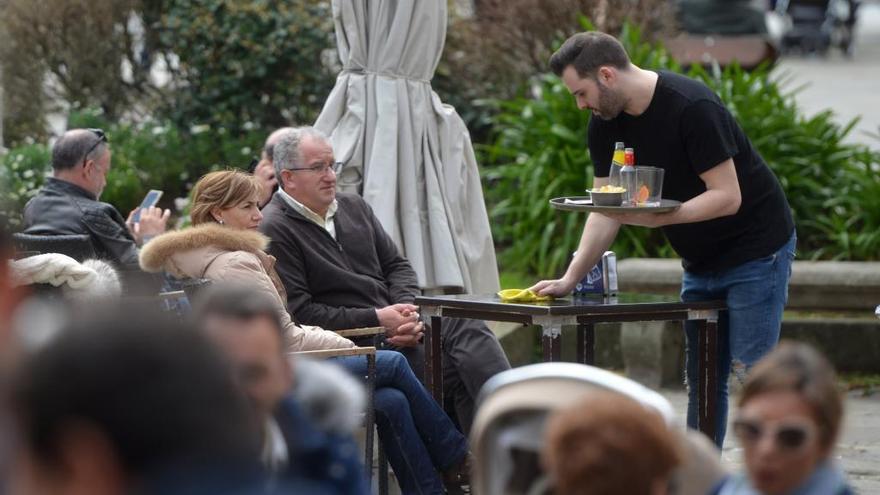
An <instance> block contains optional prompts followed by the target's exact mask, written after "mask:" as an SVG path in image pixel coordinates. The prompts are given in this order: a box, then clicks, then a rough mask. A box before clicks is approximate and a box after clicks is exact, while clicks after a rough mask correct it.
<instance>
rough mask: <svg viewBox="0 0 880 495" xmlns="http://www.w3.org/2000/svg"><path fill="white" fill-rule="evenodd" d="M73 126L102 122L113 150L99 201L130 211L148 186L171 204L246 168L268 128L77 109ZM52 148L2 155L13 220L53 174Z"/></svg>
mask: <svg viewBox="0 0 880 495" xmlns="http://www.w3.org/2000/svg"><path fill="white" fill-rule="evenodd" d="M69 127H71V128H74V127H100V128H102V129H104V130H105V131H106V132H107V136H108V138H109V139H110V148H111V151H112V153H113V157H112V165H111V168H110V172H109V173H108V174H107V187H106V188H105V189H104V192H103V194H102V195H101V200H102V201H106V202H108V203H110V204H112V205H114V206H116V208H117V209H118V210H119V211H120V212H121V213H122V214H123V215H127V214H128V212H129V211H131V210H132V209H134V208H135V207H136V206H137V205H138V204H139V203H140V201H141V199H143V197H144V195H145V194H146V192H147V191H148V190H149V189H162V190H163V191H165V194H164V196H163V198H162V203H161V205H162V206H164V207H172V206H173V201H174V199H175V198H178V197H185V196H186V195H187V194H188V193H189V189H190V188H191V187H192V184H193V183H194V182H195V180H197V179H198V178H199V177H200V176H201V175H202V174H204V173H205V172H208V171H210V170H212V169H217V168H222V167H243V166H245V165H247V164H248V163H249V162H250V160H251V158H252V157H254V156H257V155H259V152H260V147H261V146H262V142H263V140H264V139H265V136H266V134H267V131H264V130H260V129H251V130H249V131H246V132H244V133H241V134H237V135H230V134H229V133H228V131H227V130H226V129H224V128H217V129H211V128H208V127H206V126H203V127H195V128H193V129H188V130H187V131H186V132H183V131H181V130H180V129H178V128H176V127H174V126H173V125H171V124H169V123H167V122H146V123H142V124H138V125H133V124H109V123H107V122H105V121H104V120H103V119H102V118H101V116H100V115H99V114H97V113H94V112H84V113H78V114H74V115H73V116H72V117H71V119H70V123H69ZM51 171H52V168H51V158H50V150H49V147H48V145H46V144H31V145H26V146H21V147H17V148H14V149H12V150H9V152H8V153H6V154H5V155H3V156H2V157H0V183H2V184H3V185H4V187H5V189H6V194H5V196H7V201H6V203H7V204H6V205H5V206H4V207H3V208H4V209H6V210H7V216H8V217H9V219H10V223H11V224H12V225H13V226H16V225H18V224H19V223H20V221H21V213H22V211H23V208H24V205H25V203H26V202H27V201H28V200H29V199H30V198H31V197H32V196H33V195H34V194H36V192H37V191H38V190H39V188H40V187H41V186H42V184H43V181H44V179H45V177H46V176H47V175H50V174H51Z"/></svg>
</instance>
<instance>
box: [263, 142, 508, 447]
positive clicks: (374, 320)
mask: <svg viewBox="0 0 880 495" xmlns="http://www.w3.org/2000/svg"><path fill="white" fill-rule="evenodd" d="M273 154H274V162H273V163H274V164H275V176H276V178H277V179H278V181H279V185H280V187H279V189H278V191H276V192H275V195H274V196H273V197H272V200H271V201H270V202H269V204H268V205H267V206H266V207H265V208H264V209H263V214H264V215H265V217H266V218H265V220H264V221H263V222H262V224H261V225H260V231H261V232H263V233H264V234H266V235H267V236H269V238H270V239H272V242H271V244H270V245H269V253H270V254H272V255H273V256H275V257H276V258H277V259H278V274H279V275H280V276H281V280H282V281H283V283H284V287H285V289H286V291H287V306H288V309H289V310H290V312H291V314H293V315H294V316H295V317H296V318H297V320H299V321H300V322H302V323H305V324H308V325H320V326H322V327H324V328H328V329H332V330H340V329H345V328H359V327H375V326H382V327H384V328H385V339H384V344H383V345H388V346H389V347H390V348H392V349H395V350H399V351H400V352H402V353H403V354H404V355H405V356H406V358H407V360H408V361H409V363H410V367H411V368H412V369H413V371H414V372H415V373H416V376H419V377H421V376H424V363H425V355H424V345H423V344H422V343H420V339H421V336H422V333H423V330H424V324H423V323H422V322H421V321H420V320H419V314H418V307H417V306H415V305H413V304H412V303H413V300H414V299H415V298H416V296H418V295H420V294H421V290H420V289H419V284H418V278H417V276H416V272H415V270H413V268H412V265H411V264H410V263H409V261H408V260H407V259H406V258H404V257H403V256H402V255H401V254H400V252H399V251H398V249H397V246H396V245H395V244H394V241H393V240H392V239H391V236H389V235H388V233H387V232H385V229H384V227H382V224H381V223H380V222H379V219H378V218H376V215H375V214H374V213H373V210H372V209H371V208H370V206H369V205H368V204H367V202H366V201H364V199H363V198H361V197H360V196H357V195H353V194H343V193H338V194H337V192H336V173H337V172H338V171H339V166H340V164H339V163H337V162H336V159H335V156H334V153H333V148H332V146H331V145H330V142H329V140H328V138H327V136H325V135H324V134H323V133H322V132H321V131H319V130H318V129H315V128H314V127H298V128H295V129H292V130H289V131H286V132H285V133H284V134H283V135H282V136H281V137H280V139H279V140H278V142H277V143H275V146H274V151H273ZM401 207H407V205H401ZM440 339H441V341H442V349H443V388H444V392H445V393H446V396H447V397H449V398H450V400H451V401H452V402H453V403H454V410H455V416H456V418H457V420H458V423H459V425H460V426H461V428H462V431H464V432H465V433H467V432H469V431H470V426H471V423H472V422H473V418H474V410H475V405H474V404H475V399H476V396H477V394H478V393H479V391H480V387H482V386H483V384H484V383H485V382H486V380H488V379H489V378H491V377H492V376H494V375H495V374H496V373H499V372H501V371H504V370H507V369H509V368H510V363H508V361H507V357H506V356H505V354H504V350H503V349H502V348H501V344H500V343H499V342H498V339H497V338H496V337H495V334H493V333H492V331H491V330H490V329H489V328H488V327H487V326H486V324H485V323H483V322H481V321H478V320H471V319H464V318H446V319H445V320H444V324H443V327H442V333H441V335H440Z"/></svg>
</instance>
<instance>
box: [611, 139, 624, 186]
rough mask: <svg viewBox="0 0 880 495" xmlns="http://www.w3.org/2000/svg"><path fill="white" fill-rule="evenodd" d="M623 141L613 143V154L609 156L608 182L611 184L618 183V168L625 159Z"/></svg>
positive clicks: (616, 184)
mask: <svg viewBox="0 0 880 495" xmlns="http://www.w3.org/2000/svg"><path fill="white" fill-rule="evenodd" d="M624 155H625V153H624V145H623V141H618V142H616V143H614V155H612V157H611V171H610V172H609V174H608V183H609V184H611V185H612V186H619V185H620V169H621V167H623V164H624V161H625V156H624Z"/></svg>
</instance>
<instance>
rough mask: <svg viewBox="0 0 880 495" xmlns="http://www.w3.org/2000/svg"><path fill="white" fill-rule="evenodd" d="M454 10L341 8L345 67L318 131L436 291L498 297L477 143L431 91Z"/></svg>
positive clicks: (416, 2) (359, 3) (350, 184)
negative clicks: (448, 17)
mask: <svg viewBox="0 0 880 495" xmlns="http://www.w3.org/2000/svg"><path fill="white" fill-rule="evenodd" d="M446 13H447V12H446V1H445V0H333V17H334V21H335V24H336V39H337V44H338V47H339V57H340V60H341V62H342V65H343V69H342V72H341V73H340V74H339V76H338V77H337V79H336V85H335V86H334V88H333V91H332V92H331V93H330V96H329V97H328V98H327V101H326V103H325V104H324V108H323V110H322V111H321V114H320V116H319V117H318V120H317V122H316V123H315V126H316V127H317V128H318V129H320V130H322V131H323V132H325V133H327V134H328V135H329V136H330V141H331V143H332V145H333V150H334V152H335V154H336V159H337V160H338V161H342V162H344V163H345V166H344V168H343V169H342V172H341V173H340V175H339V178H338V187H339V189H340V190H341V191H345V192H357V193H360V194H361V195H362V196H363V197H364V199H365V200H366V201H367V203H369V204H370V205H371V206H372V208H373V210H374V212H375V213H376V216H377V217H378V218H379V220H380V221H381V222H382V225H383V226H384V227H385V230H387V231H388V233H389V234H390V235H391V237H392V238H393V239H394V242H395V243H396V244H397V246H398V247H399V248H400V249H401V251H402V252H403V254H404V255H405V256H406V257H407V258H408V259H409V261H410V262H411V263H412V265H413V268H414V269H415V271H416V273H417V274H418V277H419V283H420V285H421V286H422V287H423V288H426V289H439V288H461V289H463V290H464V291H465V292H474V293H480V292H494V291H496V290H498V268H497V265H496V262H495V249H494V245H493V243H492V234H491V232H490V230H489V219H488V215H487V213H486V206H485V203H484V201H483V191H482V188H481V186H480V177H479V173H478V171H477V163H476V158H475V157H474V151H473V145H472V144H471V141H470V135H469V134H468V130H467V128H466V127H465V125H464V122H463V121H462V119H461V117H459V115H458V114H457V113H456V112H455V109H454V108H452V107H451V106H449V105H445V104H443V103H442V102H441V101H440V98H439V97H438V96H437V94H436V93H434V91H433V90H432V89H431V78H432V77H433V75H434V70H435V69H436V67H437V63H438V62H439V60H440V55H441V53H442V51H443V43H444V41H445V38H446Z"/></svg>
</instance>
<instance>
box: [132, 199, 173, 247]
mask: <svg viewBox="0 0 880 495" xmlns="http://www.w3.org/2000/svg"><path fill="white" fill-rule="evenodd" d="M136 214H139V215H140V221H139V222H135V221H134V218H135V215H136ZM170 216H171V210H162V208H157V207H155V206H150V207H149V208H140V207H138V208H135V209H134V210H132V212H131V213H129V214H128V220H127V221H126V222H125V224H126V225H127V226H128V230H129V231H130V232H131V235H132V236H133V237H134V240H135V242H136V243H137V244H138V246H140V245H143V243H144V242H145V241H148V240H150V238H152V237H155V236H157V235H159V234H161V233H162V232H165V228H166V226H167V225H168V218H169V217H170Z"/></svg>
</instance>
